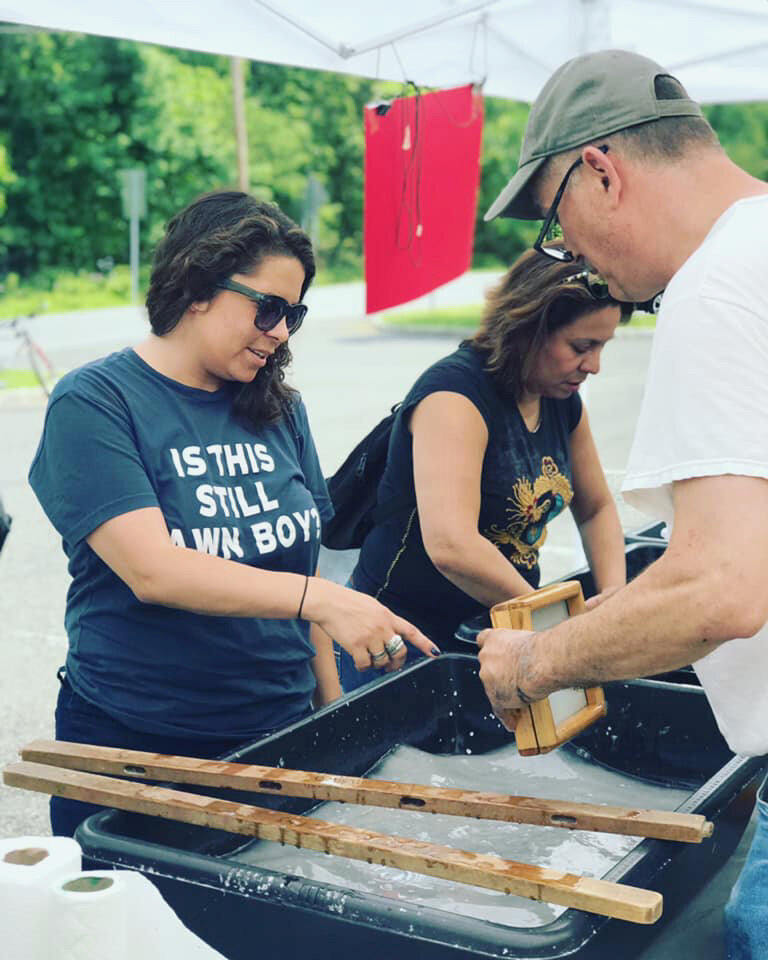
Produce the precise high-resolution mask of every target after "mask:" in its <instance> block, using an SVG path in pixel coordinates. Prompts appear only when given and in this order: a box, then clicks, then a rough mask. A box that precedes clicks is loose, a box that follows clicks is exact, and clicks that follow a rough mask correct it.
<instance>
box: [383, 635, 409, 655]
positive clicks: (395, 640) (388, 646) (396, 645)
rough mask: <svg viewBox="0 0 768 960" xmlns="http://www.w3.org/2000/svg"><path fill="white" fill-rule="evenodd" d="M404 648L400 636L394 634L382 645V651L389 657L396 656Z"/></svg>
mask: <svg viewBox="0 0 768 960" xmlns="http://www.w3.org/2000/svg"><path fill="white" fill-rule="evenodd" d="M404 646H405V642H404V641H403V638H402V637H401V636H400V634H399V633H395V634H393V636H392V637H390V639H389V640H387V642H386V643H385V644H384V649H385V650H386V651H387V654H388V655H389V656H390V657H394V656H397V654H398V653H400V651H401V650H402V649H403V647H404Z"/></svg>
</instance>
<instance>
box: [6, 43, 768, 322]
mask: <svg viewBox="0 0 768 960" xmlns="http://www.w3.org/2000/svg"><path fill="white" fill-rule="evenodd" d="M401 93H402V86H401V85H399V84H392V83H389V84H385V83H381V82H378V81H373V80H370V79H365V78H358V77H350V76H341V75H336V74H332V73H323V72H319V71H310V70H303V69H299V68H294V67H283V66H277V65H274V64H267V63H249V64H247V69H246V114H247V128H248V141H249V143H248V146H249V174H250V182H251V189H252V191H253V192H254V193H255V194H256V195H258V196H262V197H264V198H267V199H273V200H275V201H276V202H277V203H279V204H280V206H281V207H283V209H284V210H285V211H286V212H287V213H288V214H289V215H290V216H292V217H293V218H294V219H296V220H298V221H299V222H303V223H304V224H305V226H307V228H308V229H310V230H311V233H312V235H313V240H314V241H315V246H316V250H317V255H318V264H319V269H320V276H321V277H322V278H325V279H327V280H331V281H338V280H342V279H353V278H356V277H359V276H360V275H361V274H362V220H363V209H362V207H363V152H364V142H363V123H362V116H363V108H364V106H365V104H366V103H369V102H371V101H373V100H377V99H381V98H391V97H393V96H397V95H400V94H401ZM706 112H707V115H708V117H709V119H710V121H711V122H712V124H713V126H714V127H715V129H716V130H717V132H718V134H719V135H720V137H721V140H722V141H723V143H724V145H725V147H726V149H727V151H728V153H729V155H730V156H731V157H732V158H733V159H734V160H735V161H736V162H737V163H738V164H740V165H741V166H743V167H744V168H745V169H747V170H749V171H750V172H751V173H753V174H754V175H755V176H757V177H759V178H762V179H768V104H765V103H762V104H741V105H728V106H716V107H709V108H707V111H706ZM527 116H528V107H527V105H526V104H522V103H514V102H510V101H506V100H499V99H494V98H487V99H486V101H485V128H484V134H483V151H482V177H481V186H480V192H479V196H478V219H477V230H476V237H475V247H474V260H473V266H475V267H476V268H477V267H484V266H488V267H498V266H499V265H504V264H508V263H510V262H511V261H512V260H514V259H515V257H516V256H517V255H518V254H519V253H520V252H521V251H522V250H523V249H525V248H526V247H528V246H529V245H530V243H531V242H532V240H533V239H534V237H535V235H536V232H537V229H538V225H537V224H536V223H526V222H522V221H515V220H498V219H497V220H495V221H493V222H492V223H485V222H484V221H483V219H482V217H483V214H484V213H485V211H486V210H487V208H488V207H489V206H490V204H491V203H492V201H493V200H494V198H495V197H496V195H497V193H498V192H499V190H501V189H502V187H503V186H504V184H505V183H506V182H507V180H508V179H509V178H510V176H511V175H512V174H513V172H514V170H515V168H516V166H517V158H518V156H519V151H520V143H521V139H522V134H523V130H524V127H525V123H526V119H527ZM134 167H141V168H143V169H144V170H145V171H146V177H147V180H146V184H147V208H148V213H147V217H146V219H145V220H143V221H142V224H141V253H142V258H143V260H144V262H145V263H147V262H148V261H149V256H150V251H151V248H152V246H153V245H154V243H155V241H156V240H157V239H158V238H159V237H160V235H161V233H162V230H163V226H164V224H165V223H166V222H167V220H168V219H169V217H170V216H171V215H172V214H173V213H174V212H175V211H177V210H178V209H179V208H181V207H182V206H184V205H185V204H186V203H187V202H189V201H190V200H191V199H193V198H194V197H195V196H197V195H199V194H201V193H204V192H206V191H209V190H212V189H217V188H221V187H232V186H234V184H235V182H236V179H237V172H236V150H235V131H234V122H233V108H232V81H231V75H230V60H229V58H228V57H223V56H213V55H209V54H204V53H196V52H190V51H181V50H171V49H164V48H160V47H154V46H145V45H140V44H135V43H131V42H128V41H117V40H110V39H105V38H101V37H91V36H81V35H77V34H59V33H49V32H29V33H7V34H0V216H2V219H1V220H0V281H2V280H3V278H4V277H5V278H6V284H5V286H6V297H5V301H6V305H5V307H1V306H0V310H4V311H6V312H9V311H10V312H16V310H15V308H14V309H10V308H9V306H8V304H9V303H10V301H9V297H10V296H11V293H10V292H9V290H10V286H9V282H10V278H9V274H16V275H17V276H18V277H21V278H23V283H22V287H24V288H27V287H31V289H32V294H31V297H32V298H34V297H36V296H37V297H39V292H40V291H41V290H42V291H43V292H44V293H45V294H46V299H48V300H49V301H50V302H51V303H53V302H54V301H55V303H56V307H55V308H56V309H59V308H60V307H59V304H60V303H63V302H66V301H67V299H69V300H70V306H71V307H78V306H82V305H85V304H94V305H95V303H94V301H97V302H98V303H99V304H101V303H111V302H118V301H119V302H125V301H126V300H127V297H128V283H129V280H128V276H127V270H126V271H118V270H116V271H113V273H112V274H111V275H110V278H109V279H108V280H105V279H104V278H103V277H101V276H100V275H99V274H95V273H94V270H95V268H96V265H97V261H99V260H100V259H101V258H105V257H111V258H113V260H114V261H115V262H117V263H125V262H126V261H127V259H128V225H127V221H126V220H125V217H124V214H123V210H122V203H121V191H120V179H119V171H120V170H121V169H125V168H134ZM310 178H312V180H313V182H315V183H316V184H319V189H320V191H321V192H322V193H323V196H324V202H323V204H322V206H321V207H320V209H319V212H318V213H317V215H316V216H315V217H314V218H311V217H310V216H309V212H310V211H309V207H308V182H309V179H310ZM65 274H66V275H68V276H70V277H72V276H74V277H75V278H76V279H75V280H74V281H70V280H66V281H65V280H64V275H65ZM71 284H74V286H72V285H71ZM110 284H115V285H116V289H111V288H110ZM112 297H114V298H117V300H113V299H104V298H112ZM120 298H124V300H122V301H120ZM51 308H52V309H53V308H54V307H53V306H52V307H51Z"/></svg>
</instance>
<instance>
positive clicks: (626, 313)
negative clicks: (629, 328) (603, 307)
mask: <svg viewBox="0 0 768 960" xmlns="http://www.w3.org/2000/svg"><path fill="white" fill-rule="evenodd" d="M545 249H546V248H545ZM577 281H578V282H580V283H583V284H584V286H585V287H586V288H587V290H589V292H590V293H591V294H592V296H593V297H594V298H595V300H613V301H614V303H618V305H619V310H620V312H621V322H622V323H627V321H629V320H631V319H632V314H633V313H634V312H635V309H636V305H635V304H634V303H628V302H626V301H624V300H616V299H615V298H614V297H612V296H611V292H610V290H609V289H608V284H607V283H606V282H605V280H603V278H602V277H601V276H600V274H599V273H593V272H592V271H591V270H581V271H580V272H579V273H574V274H573V275H572V276H570V277H565V278H564V279H563V281H562V282H563V283H575V282H577Z"/></svg>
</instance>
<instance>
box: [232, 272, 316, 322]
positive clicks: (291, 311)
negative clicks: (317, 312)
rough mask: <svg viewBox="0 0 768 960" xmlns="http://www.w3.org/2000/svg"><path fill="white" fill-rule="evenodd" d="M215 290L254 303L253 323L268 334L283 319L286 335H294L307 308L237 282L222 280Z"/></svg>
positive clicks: (304, 305) (301, 304)
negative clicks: (242, 297)
mask: <svg viewBox="0 0 768 960" xmlns="http://www.w3.org/2000/svg"><path fill="white" fill-rule="evenodd" d="M216 289H217V290H231V291H232V292H233V293H239V294H241V295H242V296H244V297H248V299H249V300H250V301H251V302H252V303H255V304H256V306H257V307H258V310H257V311H256V316H255V317H254V319H253V323H254V325H255V326H256V328H257V329H258V330H261V331H263V332H264V333H269V331H270V330H273V329H274V328H275V327H276V326H277V325H278V323H280V321H281V320H282V319H283V317H285V323H286V326H287V327H288V333H289V334H292V333H296V331H297V330H298V329H299V327H300V326H301V325H302V323H303V322H304V317H306V315H307V310H308V307H307V305H306V303H288V301H287V300H285V299H284V298H283V297H278V296H277V294H275V293H260V292H259V291H258V290H253V289H252V288H251V287H246V286H245V284H242V283H238V282H237V280H229V279H227V280H222V281H221V282H220V283H217V284H216Z"/></svg>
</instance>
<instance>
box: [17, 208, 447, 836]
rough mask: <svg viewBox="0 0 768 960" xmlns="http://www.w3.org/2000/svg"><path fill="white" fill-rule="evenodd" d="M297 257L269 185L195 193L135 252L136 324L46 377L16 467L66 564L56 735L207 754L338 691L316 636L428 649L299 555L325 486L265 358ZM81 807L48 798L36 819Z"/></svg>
mask: <svg viewBox="0 0 768 960" xmlns="http://www.w3.org/2000/svg"><path fill="white" fill-rule="evenodd" d="M314 273H315V264H314V258H313V254H312V248H311V244H310V241H309V238H308V237H307V235H306V234H305V233H304V232H303V231H302V230H300V229H299V228H298V227H297V226H296V224H294V223H293V222H292V221H291V220H289V219H288V217H286V216H285V215H284V214H283V213H282V212H281V211H280V210H279V209H278V208H277V207H276V206H274V205H273V204H268V203H263V202H260V201H257V200H255V199H254V198H253V197H250V196H248V195H247V194H244V193H238V192H217V193H213V194H208V195H206V196H204V197H201V198H200V199H199V200H197V201H195V202H194V203H192V204H190V205H189V206H188V207H187V208H186V209H184V210H183V211H182V212H181V213H179V214H178V215H177V216H176V217H174V218H173V219H172V220H171V222H170V223H169V225H168V228H167V231H166V234H165V237H164V239H163V240H162V241H161V243H160V245H159V247H158V250H157V252H156V256H155V262H154V268H153V272H152V277H151V280H150V287H149V292H148V295H147V310H148V313H149V320H150V324H151V326H152V333H151V335H150V336H149V337H148V338H147V339H146V340H144V341H143V342H142V343H141V344H139V345H138V346H137V347H136V348H135V349H126V350H123V351H121V352H119V353H115V354H112V355H111V356H108V357H106V358H104V359H102V360H99V361H96V362H95V363H91V364H88V365H86V366H84V367H81V368H80V369H78V370H75V371H73V372H72V373H70V374H68V375H67V376H65V377H64V378H62V380H61V381H60V383H59V384H58V385H57V386H56V389H55V391H54V393H53V395H52V397H51V400H50V403H49V406H48V410H47V412H46V418H45V426H44V430H43V436H42V439H41V441H40V446H39V448H38V451H37V454H36V456H35V459H34V462H33V464H32V467H31V470H30V483H31V485H32V487H33V489H34V491H35V493H36V494H37V496H38V499H39V500H40V503H41V504H42V506H43V508H44V510H45V511H46V513H47V514H48V517H49V518H50V520H51V522H52V523H53V525H54V526H55V527H56V529H57V531H58V532H59V533H60V534H61V536H62V538H63V546H64V551H65V553H66V555H67V557H68V560H69V571H70V574H71V576H72V583H71V586H70V589H69V593H68V596H67V609H66V627H67V634H68V638H69V651H68V654H67V660H66V668H65V669H64V670H62V671H60V679H61V681H62V687H61V690H60V695H59V700H58V705H57V709H56V736H57V738H58V739H60V740H72V741H77V742H87V743H95V744H99V745H103V746H113V747H124V748H131V749H138V750H147V751H151V752H157V753H172V754H181V755H192V756H199V757H211V756H216V755H219V754H222V753H224V752H226V751H229V750H232V749H234V748H235V747H236V746H238V745H239V744H241V743H243V742H244V741H247V740H252V739H255V738H257V737H260V736H262V735H264V734H265V733H268V732H270V731H272V730H275V729H276V728H278V727H282V726H285V725H286V724H289V723H292V722H293V721H295V720H299V719H301V718H302V717H304V716H306V715H307V714H308V713H309V712H310V711H311V709H312V705H313V703H314V705H316V706H317V705H321V704H324V703H328V702H330V701H331V700H333V699H334V698H335V697H337V696H338V695H339V693H340V688H339V682H338V676H337V673H336V668H335V662H334V657H333V651H332V647H331V643H332V640H335V641H336V642H337V643H338V644H340V645H341V647H343V649H344V650H345V652H346V653H347V654H348V655H349V656H350V657H351V658H352V659H353V660H354V662H355V663H356V664H357V666H358V667H359V668H360V669H364V668H368V667H371V666H376V667H377V668H379V669H382V668H383V669H389V670H391V669H396V668H397V667H399V666H401V665H402V663H403V660H404V657H405V648H404V646H403V644H402V640H401V639H400V636H402V637H405V638H407V640H408V641H409V642H410V643H412V644H415V645H416V647H418V648H419V649H420V650H422V651H423V652H424V653H426V654H427V655H430V654H432V655H434V654H436V653H437V652H438V651H437V650H436V649H435V648H434V646H433V645H432V644H431V643H430V642H429V641H428V640H427V638H426V637H424V636H423V635H422V634H421V633H420V632H419V631H418V630H417V629H415V628H414V627H413V626H412V625H411V624H409V623H408V622H407V621H405V620H404V619H402V618H401V617H399V616H398V615H396V614H393V613H391V612H390V611H389V610H388V609H387V608H386V607H384V606H383V605H382V604H381V603H379V602H378V601H376V600H374V599H373V598H371V597H367V596H364V595H362V594H360V593H358V592H356V591H354V590H349V589H346V588H344V587H342V586H339V585H338V584H335V583H331V582H329V581H326V580H321V579H319V578H317V577H315V576H313V574H314V572H315V570H316V566H317V557H318V551H319V544H320V527H321V522H322V520H323V518H326V517H327V516H328V515H329V512H330V506H329V500H328V494H327V491H326V488H325V483H324V480H323V476H322V473H321V470H320V465H319V462H318V458H317V453H316V451H315V446H314V443H313V440H312V435H311V433H310V430H309V425H308V422H307V415H306V412H305V409H304V405H303V403H302V401H301V398H300V396H299V395H298V393H296V392H295V391H294V390H292V389H290V388H289V387H288V386H287V385H286V384H285V383H284V375H285V374H284V370H285V366H286V364H287V363H288V362H289V360H290V352H289V349H288V338H289V337H290V336H291V334H294V333H296V331H297V330H298V329H299V327H300V325H301V323H302V321H303V320H304V317H305V315H306V312H307V308H306V306H305V305H304V303H303V302H302V301H303V298H304V295H305V293H306V291H307V288H308V287H309V285H310V283H311V281H312V278H313V276H314ZM398 635H399V636H398ZM94 809H97V808H94V807H89V806H88V805H83V804H78V803H75V802H73V801H69V800H61V799H54V800H53V802H52V825H53V829H54V833H57V834H71V833H73V831H74V829H75V827H76V826H77V824H78V823H79V822H80V821H81V820H82V819H83V818H84V817H85V816H87V815H88V814H89V813H90V812H92V810H94Z"/></svg>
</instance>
